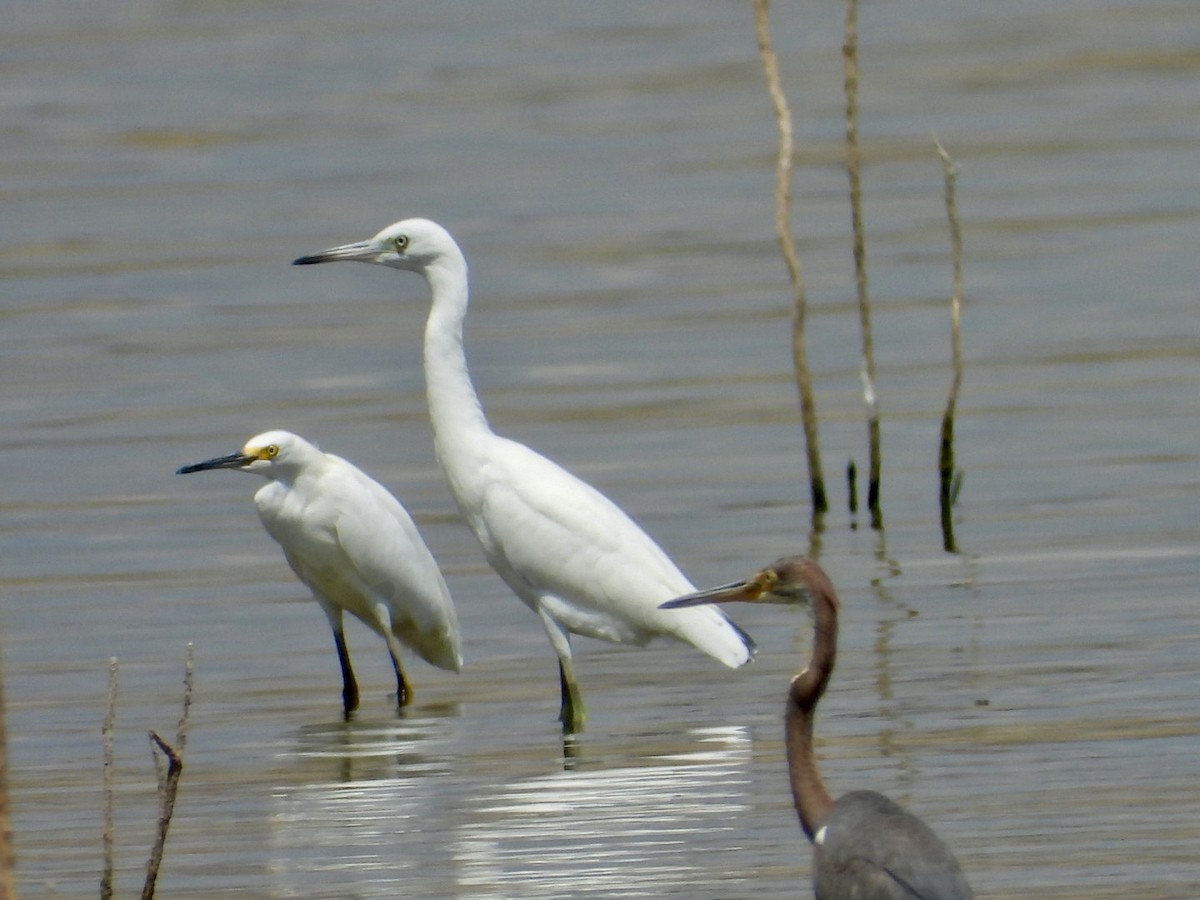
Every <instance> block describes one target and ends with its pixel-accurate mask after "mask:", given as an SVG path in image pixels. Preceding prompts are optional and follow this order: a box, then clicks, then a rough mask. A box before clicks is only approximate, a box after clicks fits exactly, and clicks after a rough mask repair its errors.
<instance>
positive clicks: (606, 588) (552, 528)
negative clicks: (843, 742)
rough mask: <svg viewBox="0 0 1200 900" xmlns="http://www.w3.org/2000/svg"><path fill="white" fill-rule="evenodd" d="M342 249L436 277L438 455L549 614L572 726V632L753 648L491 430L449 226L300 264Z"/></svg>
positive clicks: (589, 499) (634, 529)
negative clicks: (470, 355)
mask: <svg viewBox="0 0 1200 900" xmlns="http://www.w3.org/2000/svg"><path fill="white" fill-rule="evenodd" d="M338 260H348V261H354V262H366V263H375V264H376V265H382V266H387V267H389V268H392V269H401V270H404V271H407V272H416V273H417V274H418V275H422V276H423V277H424V278H425V280H426V281H427V282H428V284H429V288H430V290H431V292H432V305H431V307H430V311H429V319H428V322H427V323H426V326H425V381H426V390H427V394H428V401H429V414H430V418H431V420H432V422H433V437H434V444H435V449H436V451H437V458H438V461H439V462H440V464H441V467H442V470H443V472H444V473H445V475H446V479H447V481H448V483H449V486H450V490H451V492H452V493H453V495H454V499H455V501H456V502H457V503H458V508H459V510H460V511H461V512H462V515H463V517H464V518H465V519H466V521H467V524H468V525H469V526H470V528H471V530H472V531H473V532H474V533H475V537H476V538H478V539H479V543H480V544H481V545H482V547H483V552H484V554H485V555H486V556H487V559H488V562H490V563H491V565H492V568H493V569H495V570H496V572H497V573H498V574H499V575H500V577H501V578H503V579H504V581H505V582H506V583H507V584H508V586H509V587H510V588H511V589H512V590H513V592H514V593H515V594H516V595H517V596H518V597H520V598H521V599H522V600H523V601H525V603H526V604H528V605H529V606H530V608H532V609H533V610H534V611H535V612H536V613H537V614H538V616H539V617H540V618H541V621H542V625H543V626H544V627H545V629H546V634H547V635H548V636H549V638H550V643H551V645H552V646H553V647H554V650H555V652H556V653H557V654H558V663H559V682H560V685H561V688H562V707H561V710H560V714H559V718H560V720H561V721H562V723H563V729H564V730H565V731H568V732H571V731H577V730H579V729H580V728H582V726H583V722H584V718H585V714H584V707H583V698H582V695H581V694H580V690H579V684H578V682H577V680H576V678H575V673H574V671H573V668H572V664H571V641H570V636H571V635H572V634H581V635H585V636H587V637H593V638H600V639H601V640H606V641H612V642H614V643H620V644H636V645H645V644H646V643H648V642H649V641H650V640H651V639H653V638H655V637H670V638H675V639H677V640H680V641H683V642H685V643H688V644H691V645H693V646H694V647H696V648H698V649H700V650H702V651H703V652H704V653H707V654H708V655H709V656H711V657H713V658H714V659H717V660H719V661H720V662H722V663H724V664H725V665H727V666H730V667H736V666H740V665H742V664H744V663H746V662H748V661H749V660H750V659H751V657H752V656H753V652H754V643H753V641H751V640H750V638H749V636H748V635H747V634H746V633H745V632H743V631H742V630H741V629H739V628H738V627H737V626H736V625H734V624H733V623H732V622H730V621H729V619H728V618H727V617H726V616H725V615H724V614H723V613H721V612H720V611H719V610H716V609H712V608H699V609H694V610H691V611H689V612H688V613H686V614H680V613H668V612H664V611H663V610H660V609H659V608H658V605H659V604H660V603H662V602H663V601H664V600H667V599H668V598H670V597H676V596H678V595H680V594H683V593H686V592H688V591H691V590H693V589H694V586H693V585H692V584H691V583H690V582H689V581H688V580H687V578H685V577H684V576H683V574H682V573H681V572H680V571H679V569H678V568H677V567H676V566H675V564H674V563H673V562H672V561H671V560H670V558H669V557H668V556H667V554H666V553H665V552H663V550H662V549H661V548H660V547H659V546H658V545H657V544H656V543H654V541H653V540H651V539H650V538H649V537H648V536H647V535H646V533H645V532H644V531H642V529H641V528H640V527H638V526H637V525H636V524H635V523H634V522H633V520H632V519H630V518H629V516H627V515H626V514H625V513H624V512H623V511H622V510H621V509H620V508H619V507H617V506H616V505H615V504H614V503H613V502H612V501H610V500H609V499H608V498H607V497H605V496H604V495H603V494H601V493H600V492H599V491H597V490H596V489H595V488H593V487H591V486H590V485H588V484H586V483H584V482H582V481H580V480H579V479H578V478H576V477H575V476H573V475H571V474H570V473H569V472H567V471H566V470H564V469H562V468H561V467H560V466H558V465H557V464H555V463H553V462H551V461H550V460H548V459H546V458H545V457H544V456H541V455H540V454H538V453H536V452H534V451H533V450H531V449H530V448H528V447H526V446H525V445H524V444H519V443H517V442H515V441H511V440H508V439H507V438H503V437H500V436H498V435H497V434H496V433H495V432H493V431H492V429H491V427H490V426H489V425H488V421H487V418H486V417H485V416H484V413H483V408H482V406H481V405H480V402H479V397H478V396H477V395H476V393H475V387H474V385H472V383H471V377H470V374H469V373H468V371H467V359H466V354H465V353H464V351H463V319H464V318H465V317H466V315H467V302H468V286H467V261H466V259H465V258H464V256H463V254H462V251H461V250H460V249H459V247H458V244H456V243H455V241H454V238H452V237H451V236H450V234H449V233H448V232H447V231H446V230H445V229H444V228H442V227H441V226H440V225H438V224H436V223H434V222H430V221H428V220H427V219H406V220H405V221H402V222H397V223H395V224H394V225H389V226H388V227H387V228H385V229H383V231H381V232H379V233H378V234H377V235H375V236H374V237H373V238H370V239H369V240H366V241H361V242H359V243H355V244H347V245H345V246H342V247H334V248H333V249H330V250H326V251H324V252H322V253H317V254H315V255H313V256H304V257H301V258H300V259H297V260H296V261H295V264H296V265H312V264H314V263H325V262H334V261H338Z"/></svg>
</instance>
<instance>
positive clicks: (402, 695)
mask: <svg viewBox="0 0 1200 900" xmlns="http://www.w3.org/2000/svg"><path fill="white" fill-rule="evenodd" d="M383 636H384V639H385V640H386V641H387V645H388V652H389V653H391V654H392V668H393V669H395V670H396V706H398V707H399V706H408V704H410V703H412V701H413V691H412V688H411V687H409V684H408V679H407V678H405V677H404V668H403V667H402V666H401V665H400V642H399V641H398V640H396V636H395V635H394V634H392V632H391V631H385V632H384V634H383Z"/></svg>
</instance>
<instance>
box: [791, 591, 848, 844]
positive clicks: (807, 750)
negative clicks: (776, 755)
mask: <svg viewBox="0 0 1200 900" xmlns="http://www.w3.org/2000/svg"><path fill="white" fill-rule="evenodd" d="M818 581H819V582H821V581H823V582H824V583H823V584H822V583H816V584H813V600H812V603H813V616H814V620H815V633H814V636H813V651H812V658H811V659H810V660H809V662H808V666H807V668H805V669H804V671H802V672H801V673H800V674H798V675H797V676H796V677H795V678H793V679H792V685H791V689H790V690H789V692H788V707H787V715H786V717H785V722H786V728H787V732H786V733H787V751H788V769H789V771H790V773H791V779H792V797H793V798H794V799H795V802H796V812H797V813H799V815H800V826H801V827H802V828H803V829H804V833H805V835H807V837H808V839H809V840H810V841H811V840H812V839H813V835H814V834H816V832H817V829H819V828H820V827H821V823H822V822H823V821H824V820H825V817H826V816H828V815H829V812H830V810H832V809H833V798H832V797H831V796H830V795H829V791H828V790H827V789H826V788H825V782H824V781H823V780H822V779H821V773H820V771H819V770H818V768H817V758H816V753H815V752H814V750H813V720H814V719H815V718H816V712H817V701H819V700H820V699H821V695H822V694H824V693H825V686H826V685H827V684H828V683H829V676H830V675H831V674H833V663H834V660H835V659H836V657H837V631H838V605H839V604H838V598H837V594H836V592H835V591H834V589H833V585H832V584H830V583H829V580H828V579H827V578H824V577H823V573H822V577H821V578H820V579H818Z"/></svg>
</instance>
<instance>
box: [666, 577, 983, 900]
mask: <svg viewBox="0 0 1200 900" xmlns="http://www.w3.org/2000/svg"><path fill="white" fill-rule="evenodd" d="M733 601H741V602H744V603H784V604H791V605H799V606H805V607H807V608H809V609H810V610H811V611H812V613H813V618H814V624H815V626H816V634H815V637H814V639H813V650H812V658H811V659H810V660H809V661H808V665H807V666H806V667H805V668H804V670H803V671H801V672H800V673H799V674H798V675H796V677H795V678H793V679H792V684H791V688H790V689H789V691H788V701H787V713H786V715H785V721H786V737H787V756H788V769H789V770H790V773H791V780H792V795H793V797H794V799H795V802H796V812H797V813H798V814H799V816H800V827H801V828H803V829H804V834H805V835H806V836H807V837H808V839H809V840H810V841H811V842H812V845H813V889H814V892H815V894H816V897H817V900H840V898H845V897H859V898H862V900H913V898H918V897H920V898H925V900H970V898H971V897H972V896H973V894H972V892H971V886H970V885H969V884H967V879H966V877H965V876H964V875H963V873H962V869H961V868H959V865H958V861H957V860H956V859H955V858H954V854H953V853H951V852H950V848H948V847H947V846H946V845H945V844H944V843H942V841H941V839H940V838H939V837H938V836H937V835H936V834H934V833H933V831H932V830H931V829H930V828H929V826H928V825H926V824H925V823H924V822H922V821H921V820H920V819H918V818H917V817H916V816H914V815H913V814H912V813H910V812H908V811H907V810H905V809H904V808H902V807H901V806H899V805H897V804H896V803H895V802H893V801H892V800H889V799H888V798H887V797H885V796H884V795H883V794H879V793H876V792H875V791H850V792H849V793H847V794H843V795H842V796H841V797H840V798H838V800H837V802H836V803H835V802H834V800H833V798H832V797H831V796H830V794H829V790H828V789H827V788H826V787H825V782H824V780H823V779H822V778H821V772H820V770H819V769H818V768H817V760H816V754H815V752H814V751H813V719H814V718H815V717H816V712H817V702H818V701H819V700H820V699H821V697H822V695H823V694H824V693H825V688H826V686H827V685H828V684H829V678H830V676H831V675H832V674H833V663H834V660H835V658H836V656H837V634H838V609H839V608H840V605H841V604H840V603H839V602H838V597H837V592H836V591H835V590H834V588H833V582H831V581H830V580H829V576H828V575H826V574H825V571H824V570H823V569H822V568H821V567H820V566H819V565H817V564H816V563H815V562H813V561H812V560H810V559H805V558H804V557H802V556H795V557H789V558H787V559H781V560H778V561H777V562H775V563H773V564H772V565H770V566H768V567H767V568H765V569H763V570H762V571H760V572H757V573H756V574H754V575H752V576H751V577H749V578H747V579H746V580H745V581H737V582H734V583H733V584H727V585H723V586H721V587H717V588H712V589H711V590H707V591H697V592H695V593H692V594H688V595H687V596H683V597H679V598H677V599H675V600H671V601H668V602H667V603H665V604H663V607H664V608H665V609H680V610H683V609H684V608H694V607H695V605H696V604H704V603H728V602H733Z"/></svg>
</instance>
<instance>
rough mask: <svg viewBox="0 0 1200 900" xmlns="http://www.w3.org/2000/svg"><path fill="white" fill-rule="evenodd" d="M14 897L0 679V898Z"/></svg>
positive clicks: (6, 732) (8, 899) (2, 899)
mask: <svg viewBox="0 0 1200 900" xmlns="http://www.w3.org/2000/svg"><path fill="white" fill-rule="evenodd" d="M16 897H17V885H16V872H15V866H14V864H13V848H12V818H11V817H10V815H9V811H8V722H7V716H6V715H5V709H4V684H3V682H2V681H0V900H16Z"/></svg>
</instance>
